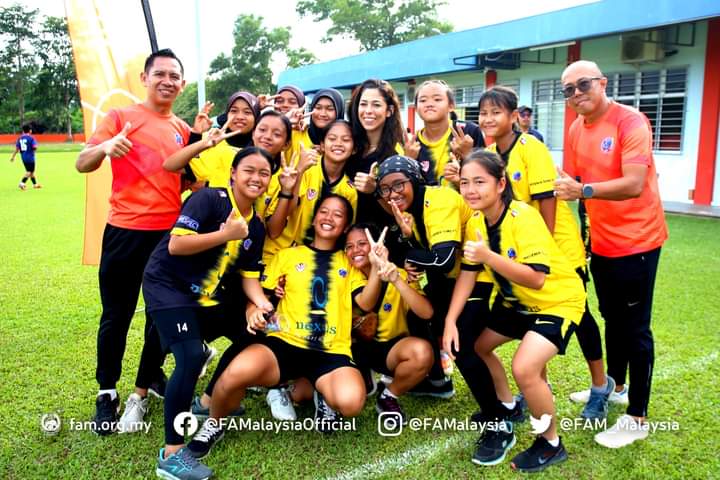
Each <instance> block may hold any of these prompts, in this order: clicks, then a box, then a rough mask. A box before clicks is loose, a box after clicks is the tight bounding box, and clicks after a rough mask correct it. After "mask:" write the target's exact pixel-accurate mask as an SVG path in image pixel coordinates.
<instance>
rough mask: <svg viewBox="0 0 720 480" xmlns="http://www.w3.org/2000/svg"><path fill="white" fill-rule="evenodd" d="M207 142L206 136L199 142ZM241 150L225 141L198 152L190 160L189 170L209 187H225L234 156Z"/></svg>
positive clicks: (228, 179)
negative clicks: (198, 153)
mask: <svg viewBox="0 0 720 480" xmlns="http://www.w3.org/2000/svg"><path fill="white" fill-rule="evenodd" d="M206 140H207V134H205V135H203V139H202V140H201V141H203V142H204V141H206ZM240 150H241V149H240V148H237V147H233V146H232V145H230V144H229V143H227V141H226V140H223V141H222V142H220V143H218V144H217V145H215V146H214V147H210V148H208V149H206V150H203V151H202V152H200V155H198V156H197V157H195V158H192V159H191V160H190V168H191V169H192V171H193V174H194V175H195V178H197V179H198V180H199V181H202V182H208V186H209V187H227V186H228V185H229V184H230V171H231V170H232V162H233V159H234V158H235V154H236V153H237V152H239V151H240Z"/></svg>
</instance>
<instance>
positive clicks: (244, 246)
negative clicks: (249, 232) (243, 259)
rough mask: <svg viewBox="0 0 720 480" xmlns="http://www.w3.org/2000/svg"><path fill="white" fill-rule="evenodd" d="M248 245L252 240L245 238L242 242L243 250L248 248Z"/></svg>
mask: <svg viewBox="0 0 720 480" xmlns="http://www.w3.org/2000/svg"><path fill="white" fill-rule="evenodd" d="M250 245H252V240H250V239H249V238H246V239H245V241H244V242H243V248H244V249H245V250H250Z"/></svg>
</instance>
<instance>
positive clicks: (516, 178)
mask: <svg viewBox="0 0 720 480" xmlns="http://www.w3.org/2000/svg"><path fill="white" fill-rule="evenodd" d="M521 178H522V173H520V172H515V173H513V176H512V179H513V182H519V181H520V179H521Z"/></svg>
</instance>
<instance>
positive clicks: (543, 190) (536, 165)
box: [510, 133, 557, 200]
mask: <svg viewBox="0 0 720 480" xmlns="http://www.w3.org/2000/svg"><path fill="white" fill-rule="evenodd" d="M515 149H518V150H519V151H518V153H521V154H522V156H523V158H524V162H523V163H524V164H525V165H526V168H527V182H528V189H529V193H530V198H532V199H533V200H536V199H539V198H547V197H552V192H553V190H554V188H555V186H554V184H555V179H556V178H557V170H556V169H555V163H553V159H552V156H551V155H550V151H549V150H548V148H547V147H546V146H545V144H544V143H542V142H541V141H540V140H538V139H537V138H535V137H534V136H532V135H529V134H527V133H523V134H522V135H520V138H519V139H518V145H516V146H515V148H514V149H513V150H515ZM510 155H512V153H511V154H510Z"/></svg>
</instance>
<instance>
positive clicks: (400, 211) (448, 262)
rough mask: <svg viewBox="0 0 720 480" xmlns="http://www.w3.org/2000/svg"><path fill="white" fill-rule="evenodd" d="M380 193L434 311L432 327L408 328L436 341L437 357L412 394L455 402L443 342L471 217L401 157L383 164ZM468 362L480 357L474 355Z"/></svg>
mask: <svg viewBox="0 0 720 480" xmlns="http://www.w3.org/2000/svg"><path fill="white" fill-rule="evenodd" d="M377 194H378V196H379V197H380V201H381V202H382V203H383V204H384V206H385V208H386V209H387V210H388V211H391V212H392V213H393V216H394V218H395V222H396V224H397V227H398V229H399V230H400V232H401V234H402V239H403V240H404V242H405V244H404V245H403V246H404V248H405V251H406V253H405V254H404V259H403V264H404V268H405V270H407V271H408V272H409V274H410V276H411V279H418V281H419V283H420V286H421V287H422V288H423V290H424V291H425V294H426V296H427V298H428V299H429V300H430V302H431V303H432V305H433V309H434V314H433V317H432V319H431V321H430V324H429V325H428V324H427V323H425V322H422V323H421V322H410V323H409V325H410V333H411V334H413V335H417V336H419V337H422V338H426V339H428V340H430V341H431V344H432V345H433V353H434V358H435V361H434V363H433V367H432V369H431V371H430V374H429V375H428V378H427V379H426V380H425V381H424V382H421V383H420V384H419V385H418V386H417V387H415V388H414V389H413V390H411V392H410V393H414V394H416V395H427V396H433V397H438V398H450V397H452V396H453V395H454V394H455V390H454V388H453V385H452V380H451V379H450V378H447V377H446V376H445V374H444V372H443V368H442V365H441V359H440V338H441V337H442V333H443V321H444V319H445V315H446V313H447V309H448V303H449V300H450V296H451V294H452V290H453V284H454V279H455V277H456V276H457V272H458V270H459V262H458V261H457V260H458V258H459V253H458V252H459V247H460V241H461V239H462V228H463V225H464V224H465V222H466V221H467V219H468V218H470V215H471V213H472V212H471V211H470V208H469V207H468V206H467V205H466V204H465V202H464V201H463V199H462V197H460V195H459V194H458V193H457V192H456V191H455V190H453V189H452V188H449V187H443V186H426V185H425V184H424V179H423V176H422V172H421V170H420V166H419V165H418V162H417V161H415V160H413V159H411V158H407V157H404V156H401V155H394V156H392V157H390V158H388V159H387V160H385V161H384V162H383V163H382V164H380V167H379V169H378V189H377ZM428 326H429V327H430V328H428ZM414 329H417V330H414ZM423 330H424V331H423ZM468 357H475V358H476V356H475V355H474V354H473V353H472V352H470V355H469V356H468ZM464 359H465V358H464V357H463V359H461V360H459V361H458V368H459V369H460V372H461V373H462V374H463V376H464V377H465V379H466V380H467V381H468V384H470V383H472V382H473V381H474V380H473V379H474V377H475V375H474V374H473V373H472V370H473V366H472V362H471V361H470V360H469V359H468V363H467V364H466V363H464V362H463V360H464ZM477 360H478V361H479V359H477Z"/></svg>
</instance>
